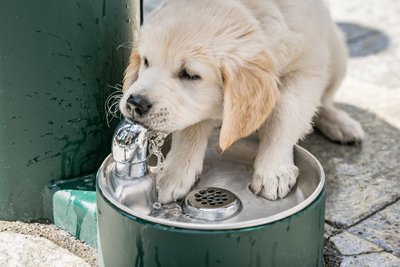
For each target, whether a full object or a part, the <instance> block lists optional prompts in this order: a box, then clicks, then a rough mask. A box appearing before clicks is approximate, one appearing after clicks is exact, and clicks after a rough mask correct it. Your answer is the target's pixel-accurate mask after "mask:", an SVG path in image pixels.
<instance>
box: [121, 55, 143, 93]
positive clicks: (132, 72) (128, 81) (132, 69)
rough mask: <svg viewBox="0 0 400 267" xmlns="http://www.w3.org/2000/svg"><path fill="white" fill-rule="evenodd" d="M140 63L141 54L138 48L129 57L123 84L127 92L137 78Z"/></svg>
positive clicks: (123, 88)
mask: <svg viewBox="0 0 400 267" xmlns="http://www.w3.org/2000/svg"><path fill="white" fill-rule="evenodd" d="M140 64H141V58H140V55H139V53H138V52H137V51H136V50H133V51H132V54H131V56H130V58H129V64H128V67H127V68H126V70H125V76H124V82H123V86H122V91H123V92H125V91H126V90H127V89H128V88H129V87H130V86H131V85H132V84H133V83H134V82H135V81H136V80H137V78H138V73H139V68H140Z"/></svg>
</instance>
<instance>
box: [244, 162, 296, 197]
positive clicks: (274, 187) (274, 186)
mask: <svg viewBox="0 0 400 267" xmlns="http://www.w3.org/2000/svg"><path fill="white" fill-rule="evenodd" d="M298 174H299V169H298V168H297V167H296V166H294V165H285V166H280V167H276V168H263V170H257V169H256V170H255V173H254V176H253V181H252V182H251V185H250V188H251V190H253V192H254V193H255V194H257V195H261V196H263V197H265V198H266V199H269V200H276V199H278V198H283V197H285V196H286V195H287V194H288V193H289V192H290V189H291V188H292V187H293V186H294V185H295V183H296V179H297V176H298Z"/></svg>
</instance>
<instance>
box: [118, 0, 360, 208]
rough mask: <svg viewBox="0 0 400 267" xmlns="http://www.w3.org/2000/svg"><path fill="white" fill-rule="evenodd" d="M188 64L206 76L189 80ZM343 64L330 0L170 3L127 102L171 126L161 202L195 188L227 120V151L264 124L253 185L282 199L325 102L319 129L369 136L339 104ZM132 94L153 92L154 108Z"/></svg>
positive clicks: (129, 85)
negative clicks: (297, 151)
mask: <svg viewBox="0 0 400 267" xmlns="http://www.w3.org/2000/svg"><path fill="white" fill-rule="evenodd" d="M145 59H146V61H147V62H148V66H147V65H146V64H145ZM147 62H146V63H147ZM183 69H186V70H187V71H188V72H189V73H190V74H192V75H198V76H199V77H201V78H200V79H193V80H188V79H185V78H182V76H181V74H180V73H182V70H183ZM345 70H346V49H345V44H344V41H343V38H342V36H341V34H340V33H339V31H338V29H337V27H336V25H335V24H334V22H333V21H332V19H331V18H330V15H329V13H328V10H327V9H326V7H325V6H324V4H323V1H322V0H307V1H298V0H191V1H190V0H168V1H164V3H163V4H162V5H161V7H160V8H158V9H157V10H155V11H154V12H153V13H152V15H151V17H150V19H149V20H148V21H146V23H145V24H144V26H143V27H142V30H141V33H140V37H139V39H138V41H137V43H136V47H135V48H134V50H133V52H132V56H131V62H130V65H129V67H128V68H127V71H126V75H125V80H124V90H123V91H124V96H123V98H122V99H121V102H120V109H121V111H122V113H123V115H124V116H126V117H135V119H136V120H138V121H140V122H141V123H143V124H144V125H146V126H148V127H150V128H153V129H155V130H161V131H166V132H171V133H173V141H172V148H171V151H170V153H169V154H168V157H167V159H166V162H165V168H164V171H162V172H161V173H160V174H159V175H158V177H157V184H158V190H159V192H158V194H159V201H160V202H163V203H166V202H170V201H172V200H176V199H179V198H182V197H183V196H184V195H185V194H187V193H188V192H189V190H190V188H191V187H192V186H193V184H194V183H195V181H196V179H197V178H196V177H198V175H199V174H200V173H201V171H202V166H203V157H204V153H205V149H206V147H207V138H208V136H209V135H210V133H211V131H212V129H213V127H214V126H216V125H217V126H218V125H220V124H221V121H222V127H221V136H220V146H221V149H222V150H225V149H227V148H228V147H229V146H230V145H231V144H232V143H233V142H235V141H236V140H238V139H239V138H242V137H245V136H247V135H249V134H251V133H252V132H254V131H256V130H258V133H259V138H260V145H259V151H258V154H257V157H256V160H255V163H254V177H253V181H252V184H251V188H252V190H253V191H254V192H255V193H257V194H260V195H262V196H263V197H266V198H268V199H272V200H275V199H277V198H282V197H284V196H285V195H286V194H287V193H288V192H289V191H290V189H291V187H292V186H293V185H294V184H295V182H296V178H297V175H298V169H297V167H296V166H295V165H294V162H293V145H294V144H296V143H297V142H298V140H299V139H301V138H302V137H304V136H305V135H306V134H307V133H308V132H309V131H311V129H312V127H311V123H312V119H313V117H314V115H315V114H316V113H317V112H318V109H319V108H320V113H319V116H317V118H316V126H317V127H318V128H319V129H320V130H321V131H322V132H323V133H325V134H326V136H328V137H329V138H331V139H332V140H335V141H339V142H342V143H347V142H359V141H361V139H362V138H363V131H362V128H361V126H360V125H359V123H358V122H356V121H354V120H353V119H352V118H350V117H349V116H348V115H347V114H346V113H344V112H343V111H340V110H337V109H336V108H335V107H334V106H333V96H334V93H335V91H336V89H337V87H338V86H339V85H340V82H341V80H342V79H343V77H344V75H345ZM130 95H142V96H145V97H146V98H147V99H148V100H149V101H150V103H151V104H152V107H151V109H150V111H149V113H148V114H146V115H144V116H142V117H139V116H137V114H136V115H135V114H134V113H132V111H130V110H129V109H127V108H126V106H127V99H128V97H129V96H130Z"/></svg>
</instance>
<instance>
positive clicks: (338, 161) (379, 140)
mask: <svg viewBox="0 0 400 267" xmlns="http://www.w3.org/2000/svg"><path fill="white" fill-rule="evenodd" d="M339 107H341V108H342V109H344V110H346V111H347V112H348V113H349V114H351V116H352V117H353V118H355V119H357V120H358V121H360V122H361V124H362V125H363V127H364V130H365V132H366V135H367V139H366V140H365V142H364V143H363V144H362V146H346V145H339V144H336V143H333V142H331V141H329V140H327V139H326V138H325V137H324V136H322V135H321V134H319V133H318V132H315V133H313V134H311V135H310V136H309V137H308V138H307V139H306V141H305V142H303V143H302V144H301V145H303V146H304V147H305V148H306V149H308V150H309V151H310V152H311V153H312V154H314V155H315V156H316V157H317V158H318V159H319V160H320V162H321V164H322V166H323V167H324V169H325V172H326V177H327V204H326V220H328V221H329V222H330V223H331V224H334V225H338V226H340V227H345V228H347V227H350V226H352V225H354V224H356V223H358V222H359V221H361V220H363V219H364V218H366V217H367V216H369V215H371V214H373V213H375V212H377V211H378V210H380V209H382V208H383V207H385V206H386V205H388V204H390V203H393V202H394V201H395V200H396V199H398V198H400V190H396V188H400V179H399V169H400V161H399V160H398V159H399V158H400V146H399V144H400V130H399V129H397V128H395V127H393V126H391V125H390V124H388V123H387V122H385V121H384V120H382V119H381V118H380V117H378V116H376V115H374V114H371V113H369V112H368V111H365V110H362V109H360V108H357V107H354V106H350V105H339Z"/></svg>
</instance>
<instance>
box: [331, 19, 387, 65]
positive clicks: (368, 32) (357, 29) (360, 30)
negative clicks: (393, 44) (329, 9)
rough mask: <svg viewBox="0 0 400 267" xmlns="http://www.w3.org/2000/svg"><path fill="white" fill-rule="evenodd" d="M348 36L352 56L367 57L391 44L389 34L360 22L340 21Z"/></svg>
mask: <svg viewBox="0 0 400 267" xmlns="http://www.w3.org/2000/svg"><path fill="white" fill-rule="evenodd" d="M337 24H338V26H339V28H340V29H341V30H342V31H343V32H344V34H345V36H346V42H347V46H348V48H349V55H350V57H365V56H369V55H373V54H377V53H379V52H381V51H384V50H386V49H387V48H388V47H389V45H390V38H389V36H388V35H387V34H385V33H384V32H382V31H379V30H377V29H374V28H370V27H366V26H362V25H360V24H355V23H348V22H338V23H337Z"/></svg>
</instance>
